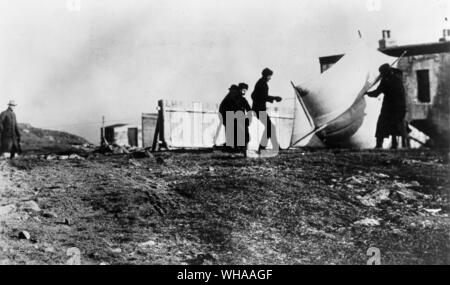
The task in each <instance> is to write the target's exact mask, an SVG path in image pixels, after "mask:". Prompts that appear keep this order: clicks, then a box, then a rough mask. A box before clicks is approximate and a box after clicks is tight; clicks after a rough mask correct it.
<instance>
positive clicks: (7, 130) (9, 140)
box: [0, 100, 20, 158]
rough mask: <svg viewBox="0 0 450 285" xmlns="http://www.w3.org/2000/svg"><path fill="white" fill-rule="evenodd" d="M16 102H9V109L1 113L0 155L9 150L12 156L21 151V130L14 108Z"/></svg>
mask: <svg viewBox="0 0 450 285" xmlns="http://www.w3.org/2000/svg"><path fill="white" fill-rule="evenodd" d="M15 107H16V103H15V102H14V101H13V100H11V101H9V103H8V109H6V111H3V112H2V113H0V156H3V153H5V152H9V153H10V154H11V155H10V157H11V158H14V156H15V155H16V153H18V152H20V145H19V144H20V132H19V127H18V126H17V120H16V114H14V109H15Z"/></svg>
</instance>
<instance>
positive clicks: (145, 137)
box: [142, 114, 158, 148]
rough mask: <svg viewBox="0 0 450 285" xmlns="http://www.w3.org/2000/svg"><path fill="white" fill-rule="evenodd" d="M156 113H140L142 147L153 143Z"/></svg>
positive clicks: (156, 119)
mask: <svg viewBox="0 0 450 285" xmlns="http://www.w3.org/2000/svg"><path fill="white" fill-rule="evenodd" d="M157 121H158V114H142V145H143V147H144V148H147V147H151V146H152V145H153V138H154V135H155V130H156V123H157Z"/></svg>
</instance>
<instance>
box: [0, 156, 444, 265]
mask: <svg viewBox="0 0 450 285" xmlns="http://www.w3.org/2000/svg"><path fill="white" fill-rule="evenodd" d="M447 160H448V153H447V152H438V151H431V150H409V151H388V150H383V151H375V150H365V151H356V150H306V149H297V150H289V151H283V152H282V153H281V154H280V155H279V156H278V157H275V158H269V159H256V160H255V159H244V158H243V157H241V156H239V155H232V154H225V153H221V152H162V153H156V154H155V155H154V156H153V157H150V158H141V159H137V158H130V157H129V156H127V155H109V156H104V155H97V156H93V155H91V156H88V157H87V158H86V159H80V160H77V159H64V160H46V159H39V158H36V157H28V158H27V157H22V158H19V159H17V160H15V161H12V162H9V161H5V160H3V161H0V179H1V180H0V263H1V264H64V263H66V262H67V260H68V259H69V256H67V250H68V249H69V248H71V247H76V248H78V249H79V250H80V253H81V263H82V264H101V263H102V264H366V262H367V259H368V258H369V257H368V256H367V255H366V253H367V250H368V248H369V247H377V248H379V249H380V252H381V263H382V264H449V263H450V217H449V212H450V204H449V201H450V200H449V198H450V197H449V196H450V195H449V194H450V190H449V185H450V183H449V182H450V181H449V180H450V178H449V170H450V167H449V165H448V162H447ZM30 201H32V202H30ZM33 202H34V203H33ZM23 231H27V232H28V233H29V234H30V236H29V237H27V236H26V235H25V236H24V234H23V233H22V234H21V232H23Z"/></svg>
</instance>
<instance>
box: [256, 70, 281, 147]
mask: <svg viewBox="0 0 450 285" xmlns="http://www.w3.org/2000/svg"><path fill="white" fill-rule="evenodd" d="M272 75H273V71H272V70H270V69H269V68H264V70H263V71H262V77H261V78H260V79H259V80H258V81H257V82H256V84H255V89H254V90H253V93H252V100H253V106H252V110H253V111H254V112H256V117H257V118H258V119H259V120H260V121H261V123H262V124H263V125H264V128H265V130H264V132H265V135H263V137H262V140H261V143H260V146H259V149H260V150H261V149H265V148H266V146H267V141H268V139H271V141H272V145H275V144H277V145H278V142H277V138H276V134H275V133H273V134H272V129H273V130H275V126H274V125H273V123H272V121H271V120H270V117H269V116H268V115H267V106H266V104H267V102H270V103H273V101H276V102H280V101H281V97H278V96H270V95H269V85H268V84H267V83H268V82H269V81H270V79H271V78H272Z"/></svg>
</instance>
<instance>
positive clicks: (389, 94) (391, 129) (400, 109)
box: [366, 63, 409, 149]
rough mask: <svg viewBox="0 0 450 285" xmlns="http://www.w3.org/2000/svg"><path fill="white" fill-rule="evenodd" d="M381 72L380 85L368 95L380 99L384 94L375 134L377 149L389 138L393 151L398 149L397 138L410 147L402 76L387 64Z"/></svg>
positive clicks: (381, 68)
mask: <svg viewBox="0 0 450 285" xmlns="http://www.w3.org/2000/svg"><path fill="white" fill-rule="evenodd" d="M379 71H380V76H381V82H380V84H379V85H378V87H377V89H376V90H374V91H370V92H367V93H366V94H367V95H368V96H369V97H378V96H379V95H380V94H381V93H383V94H384V98H383V104H382V107H381V112H380V116H379V117H378V122H377V130H376V133H375V137H376V139H377V144H376V148H382V147H383V141H384V139H385V138H387V137H389V136H391V137H392V144H391V148H392V149H396V148H397V147H398V142H397V136H401V137H402V142H403V144H406V146H408V144H409V143H408V140H407V138H408V132H407V123H406V121H405V115H406V99H405V88H404V86H403V82H402V78H401V75H399V74H398V73H396V72H394V69H393V68H391V67H390V66H389V64H387V63H385V64H383V65H381V66H380V68H379Z"/></svg>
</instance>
